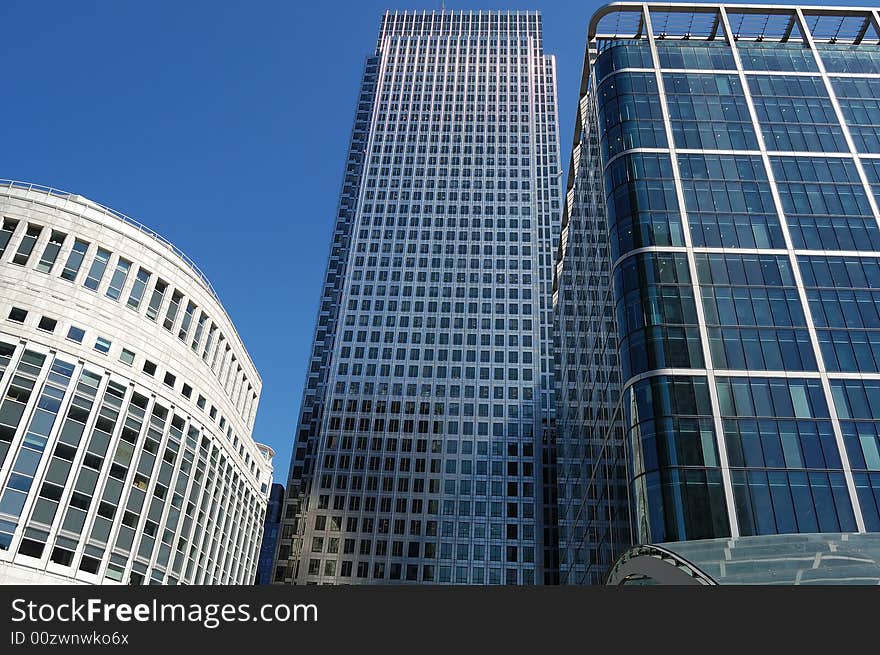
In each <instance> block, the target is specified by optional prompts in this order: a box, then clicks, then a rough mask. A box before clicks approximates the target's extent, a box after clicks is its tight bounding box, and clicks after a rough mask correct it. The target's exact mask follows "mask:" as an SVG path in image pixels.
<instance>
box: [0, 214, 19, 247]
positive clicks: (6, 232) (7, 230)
mask: <svg viewBox="0 0 880 655" xmlns="http://www.w3.org/2000/svg"><path fill="white" fill-rule="evenodd" d="M16 227H18V221H15V220H13V219H11V218H4V219H3V229H0V257H2V256H3V253H4V252H6V246H8V245H9V240H10V239H11V238H12V233H13V232H15V228H16Z"/></svg>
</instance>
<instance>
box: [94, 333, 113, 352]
mask: <svg viewBox="0 0 880 655" xmlns="http://www.w3.org/2000/svg"><path fill="white" fill-rule="evenodd" d="M95 350H97V351H98V352H99V353H105V354H106V353H108V352H110V341H108V340H107V339H105V338H104V337H98V338H97V340H95Z"/></svg>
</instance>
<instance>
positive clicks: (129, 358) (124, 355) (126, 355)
mask: <svg viewBox="0 0 880 655" xmlns="http://www.w3.org/2000/svg"><path fill="white" fill-rule="evenodd" d="M119 361H120V362H122V363H123V364H128V365H129V366H131V365H132V364H134V353H133V352H131V351H130V350H128V349H127V348H123V349H122V352H121V353H120V354H119Z"/></svg>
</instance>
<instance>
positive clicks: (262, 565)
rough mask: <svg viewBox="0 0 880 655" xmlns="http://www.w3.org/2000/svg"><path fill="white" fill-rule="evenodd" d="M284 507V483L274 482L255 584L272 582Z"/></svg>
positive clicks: (270, 493) (264, 526)
mask: <svg viewBox="0 0 880 655" xmlns="http://www.w3.org/2000/svg"><path fill="white" fill-rule="evenodd" d="M283 509H284V485H281V484H277V483H276V484H273V485H272V488H271V490H270V491H269V502H268V503H267V504H266V520H265V521H263V541H262V542H261V543H260V556H259V559H258V560H257V577H256V580H255V581H254V584H258V585H262V584H270V583H271V582H272V570H273V566H274V564H275V549H276V547H277V546H278V535H279V534H281V512H282V511H283Z"/></svg>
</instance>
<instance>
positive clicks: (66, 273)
mask: <svg viewBox="0 0 880 655" xmlns="http://www.w3.org/2000/svg"><path fill="white" fill-rule="evenodd" d="M88 249H89V244H88V242H87V241H80V240H79V239H77V240H76V241H75V242H74V243H73V249H72V250H71V251H70V254H69V255H68V256H67V263H66V264H65V265H64V269H63V270H62V271H61V279H62V280H67V281H69V282H73V281H74V280H75V279H76V275H77V273H79V267H80V266H82V263H83V259H84V258H85V256H86V251H87V250H88Z"/></svg>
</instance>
